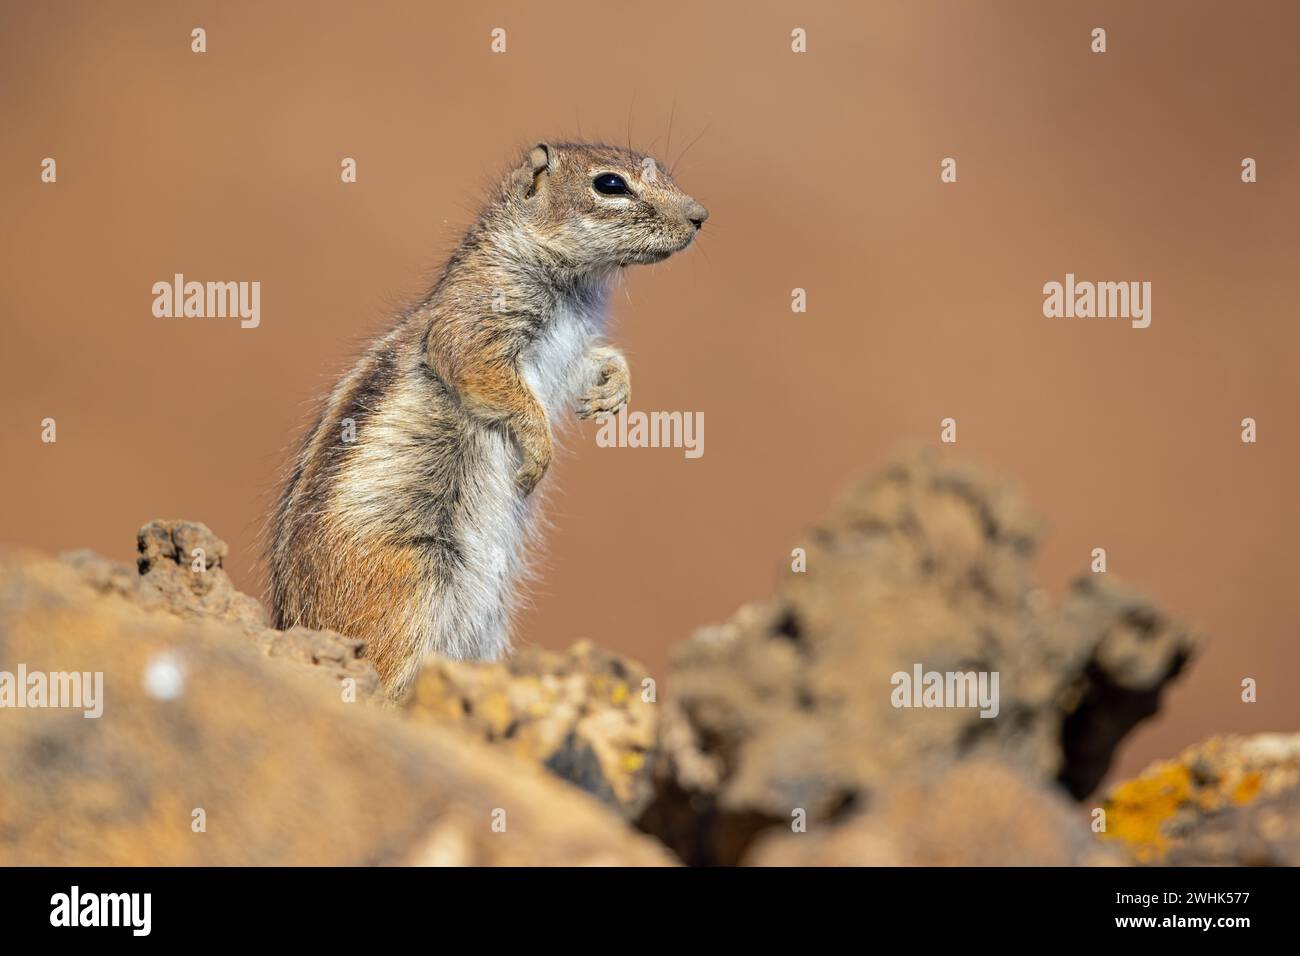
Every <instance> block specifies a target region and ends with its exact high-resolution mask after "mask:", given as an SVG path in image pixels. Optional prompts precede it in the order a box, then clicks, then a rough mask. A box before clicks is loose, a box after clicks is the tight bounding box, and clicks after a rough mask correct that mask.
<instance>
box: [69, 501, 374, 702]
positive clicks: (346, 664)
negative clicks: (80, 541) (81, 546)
mask: <svg viewBox="0 0 1300 956" xmlns="http://www.w3.org/2000/svg"><path fill="white" fill-rule="evenodd" d="M136 548H137V551H138V552H139V554H138V557H137V559H136V567H135V568H131V567H128V566H127V565H124V564H118V563H116V562H114V561H109V560H108V559H107V558H104V557H101V556H100V555H98V554H95V553H94V552H93V551H73V552H69V553H67V554H64V555H62V556H61V558H62V560H63V561H64V562H66V563H67V564H69V565H71V566H72V567H73V568H75V569H76V570H77V572H78V573H79V574H80V575H81V578H82V580H83V581H85V582H86V583H87V584H89V585H90V586H91V587H93V588H94V589H95V590H97V591H99V592H101V593H103V594H115V595H117V596H119V597H123V598H126V599H127V600H129V601H131V602H132V603H133V604H136V605H137V606H139V607H140V608H142V609H144V610H148V611H168V612H171V613H172V614H176V615H178V616H180V617H183V618H188V619H196V618H204V619H210V620H216V621H222V622H225V623H229V624H234V625H237V626H239V627H240V628H241V629H242V630H243V631H244V633H245V634H246V635H248V636H249V637H251V638H252V639H253V640H254V641H255V642H256V643H257V644H258V646H260V647H261V648H262V650H263V652H264V653H266V654H268V655H269V656H271V657H284V658H287V659H289V660H294V661H298V662H300V663H304V664H312V665H314V666H317V667H319V668H321V669H322V671H323V672H324V673H326V674H329V675H331V676H332V677H333V679H334V680H336V681H338V682H347V686H348V689H349V691H350V692H351V693H354V694H355V695H356V697H357V699H360V700H372V701H379V700H382V699H383V688H382V686H381V684H380V681H379V675H378V673H376V671H375V669H374V667H373V666H371V664H370V663H369V662H367V661H366V660H364V659H363V657H362V654H363V653H364V649H365V642H364V641H362V640H359V639H357V638H353V637H345V636H343V635H342V634H338V633H336V632H334V631H312V630H308V629H306V628H301V627H295V628H291V629H290V630H288V631H276V630H274V629H272V628H270V627H268V626H267V616H266V611H265V610H264V609H263V607H262V605H261V602H259V601H258V600H257V599H256V598H253V597H249V596H248V595H247V594H242V593H241V592H239V591H238V590H236V589H235V586H234V585H233V584H232V583H231V581H230V577H229V576H228V575H227V574H226V571H225V568H224V567H223V562H224V560H225V557H226V554H227V551H228V549H227V547H226V542H224V541H222V540H221V539H220V538H218V537H217V536H216V535H215V534H213V533H212V531H211V530H209V528H208V526H207V525H205V524H201V523H199V522H194V521H151V522H149V523H148V524H147V525H145V526H144V527H143V528H141V529H140V532H139V534H138V535H137V538H136Z"/></svg>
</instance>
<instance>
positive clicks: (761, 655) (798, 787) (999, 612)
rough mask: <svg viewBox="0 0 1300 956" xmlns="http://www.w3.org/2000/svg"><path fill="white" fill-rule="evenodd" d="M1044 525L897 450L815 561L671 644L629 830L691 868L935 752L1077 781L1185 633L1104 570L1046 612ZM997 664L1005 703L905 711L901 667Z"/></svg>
mask: <svg viewBox="0 0 1300 956" xmlns="http://www.w3.org/2000/svg"><path fill="white" fill-rule="evenodd" d="M1039 536H1040V525H1039V521H1038V519H1037V518H1036V517H1034V516H1033V515H1032V514H1031V513H1030V512H1029V511H1028V509H1027V508H1026V506H1025V505H1024V504H1023V502H1022V501H1021V499H1020V497H1019V496H1018V495H1017V494H1016V493H1015V492H1014V491H1013V490H1012V489H1011V488H1010V487H1009V486H1008V485H1007V484H1006V483H1004V482H1002V481H999V480H996V479H993V478H991V477H989V476H987V475H985V474H984V473H983V472H981V471H979V470H977V469H974V468H971V467H968V466H965V465H961V464H953V463H950V462H949V461H948V459H947V458H946V457H944V456H941V455H938V454H933V453H922V454H917V455H912V456H908V457H905V458H902V459H900V460H898V461H896V462H895V463H893V464H891V465H890V466H888V467H887V468H885V469H884V470H883V471H882V472H881V473H880V474H879V475H878V476H876V477H874V478H871V479H869V480H868V481H866V482H864V483H862V484H861V485H859V486H858V487H857V488H855V489H853V490H852V491H851V492H850V493H849V494H847V495H846V496H845V497H844V498H843V499H842V500H841V501H840V502H839V503H838V505H836V507H835V508H833V509H832V511H831V514H830V516H829V517H828V518H827V519H826V520H824V521H823V522H821V523H820V524H819V525H817V526H816V527H815V528H813V530H812V531H811V532H810V534H809V535H808V536H807V537H806V539H805V540H803V541H797V542H795V543H796V544H799V545H800V546H801V547H803V548H804V549H805V551H806V571H803V572H796V571H791V572H789V573H787V574H785V575H784V577H783V580H782V582H781V584H780V587H779V589H778V593H777V595H776V597H775V598H773V599H772V600H770V601H767V602H763V603H759V604H753V605H749V606H747V607H744V608H742V609H741V610H740V611H739V612H738V613H737V614H736V615H735V616H734V617H733V618H732V620H730V621H729V622H727V623H725V624H723V625H721V626H718V627H712V628H706V629H704V630H702V631H700V632H698V633H697V634H696V635H695V636H694V638H693V639H692V640H691V641H690V642H689V643H687V644H686V645H684V646H682V647H680V648H678V649H677V651H676V653H675V654H674V656H673V670H672V673H671V675H670V680H669V682H668V694H667V695H666V699H665V702H664V704H663V705H662V706H663V714H662V716H661V723H660V746H659V751H658V754H657V757H656V765H655V768H654V774H655V787H656V795H655V798H654V800H653V801H652V802H651V803H650V805H649V806H648V807H647V809H646V811H645V813H644V814H643V816H642V818H641V820H640V824H641V826H642V827H644V828H645V829H646V830H647V831H648V832H650V833H653V834H655V835H657V836H659V837H660V838H661V839H663V840H664V842H665V843H667V844H668V845H669V846H671V847H673V848H674V849H675V850H676V851H677V852H678V853H679V854H680V855H681V856H682V858H683V859H684V860H686V861H688V862H691V863H723V864H726V863H734V862H737V861H739V860H740V859H742V858H743V857H744V856H745V852H746V850H747V848H748V846H749V844H750V843H751V842H752V841H753V840H754V839H755V837H756V836H757V835H758V834H760V833H761V832H762V831H764V830H766V829H768V828H772V827H782V828H784V827H788V824H789V820H790V815H791V812H792V811H793V810H794V809H795V808H802V809H803V810H805V811H806V812H807V814H808V818H809V821H810V830H811V829H812V827H813V825H814V824H816V823H819V822H825V821H833V820H835V819H838V818H839V817H840V816H841V815H843V814H844V812H845V808H847V807H853V806H864V805H869V804H870V803H871V800H872V798H873V797H874V796H876V795H878V794H880V793H882V792H883V791H884V790H885V789H887V787H888V786H889V785H890V783H891V782H892V781H893V780H894V779H895V778H897V777H898V776H900V775H901V774H903V773H910V772H920V771H923V770H924V769H925V766H926V764H927V763H929V764H935V765H937V766H946V765H948V764H950V763H951V762H952V761H955V760H959V759H970V758H977V757H988V758H991V759H995V760H997V761H999V762H1003V763H1010V764H1012V765H1013V766H1015V767H1016V768H1017V769H1018V771H1019V772H1021V773H1022V774H1023V775H1024V776H1025V777H1026V779H1028V780H1029V781H1031V782H1032V783H1034V784H1036V785H1040V786H1051V785H1052V784H1053V783H1059V784H1060V785H1062V786H1064V787H1065V788H1066V789H1067V790H1068V791H1069V792H1070V793H1072V794H1073V795H1074V796H1076V797H1078V796H1082V795H1084V794H1086V793H1088V792H1089V791H1090V790H1091V789H1092V788H1093V787H1095V786H1096V784H1097V782H1098V781H1099V780H1100V779H1101V777H1102V775H1103V774H1104V773H1105V770H1106V767H1107V766H1108V764H1109V761H1110V757H1111V753H1112V751H1113V748H1114V746H1115V744H1116V742H1117V741H1118V740H1119V739H1120V737H1122V736H1123V734H1124V733H1125V732H1127V730H1128V729H1129V728H1131V727H1132V726H1133V724H1135V723H1136V722H1137V721H1138V720H1140V719H1141V718H1142V717H1143V716H1145V715H1146V714H1149V713H1151V712H1153V711H1154V709H1155V707H1156V702H1157V700H1158V697H1159V693H1160V691H1161V689H1162V688H1163V686H1164V685H1165V684H1166V683H1167V682H1168V681H1169V680H1171V679H1172V678H1173V677H1174V676H1175V675H1177V674H1178V673H1179V671H1180V670H1181V669H1182V668H1183V666H1184V665H1185V664H1186V662H1187V660H1188V659H1189V657H1190V656H1191V655H1192V654H1193V652H1194V650H1195V647H1196V643H1197V641H1196V639H1195V638H1194V637H1193V635H1192V634H1191V633H1189V632H1188V630H1187V629H1186V628H1184V627H1183V626H1181V625H1179V624H1177V623H1175V622H1173V621H1171V620H1169V619H1168V618H1167V617H1165V616H1164V615H1163V614H1162V613H1161V612H1160V611H1159V610H1157V609H1156V608H1154V607H1153V606H1152V605H1151V604H1150V603H1149V602H1147V601H1146V600H1145V599H1143V598H1142V597H1141V596H1140V595H1138V594H1137V593H1135V592H1132V591H1130V590H1129V589H1127V588H1125V587H1124V586H1122V585H1120V584H1118V583H1115V582H1114V580H1113V579H1112V578H1111V576H1109V575H1106V574H1098V575H1091V576H1089V577H1087V578H1084V579H1083V580H1081V581H1080V582H1078V583H1077V584H1076V585H1075V587H1074V589H1073V591H1072V593H1071V594H1070V596H1069V597H1068V599H1067V600H1066V601H1065V603H1064V606H1063V607H1061V608H1059V609H1053V608H1051V607H1049V603H1048V601H1047V600H1046V598H1045V596H1044V595H1043V593H1042V592H1041V591H1039V590H1037V589H1036V588H1035V587H1034V585H1033V582H1032V578H1031V573H1030V567H1031V561H1032V558H1033V554H1034V550H1035V548H1036V546H1037V542H1038V540H1039ZM917 665H920V666H921V668H922V669H923V670H924V671H926V672H929V671H936V672H940V673H945V672H984V673H986V674H991V673H993V672H996V673H997V674H998V677H999V687H998V691H999V694H998V696H999V700H998V708H997V715H996V716H995V717H992V718H985V717H981V716H980V713H979V709H978V708H973V707H965V708H956V707H946V708H933V709H930V708H919V707H913V708H896V707H895V706H894V705H893V702H892V698H893V691H894V690H895V688H894V685H893V683H892V678H893V675H895V674H896V673H899V672H901V673H903V674H907V675H910V674H912V673H913V671H914V667H916V666H917Z"/></svg>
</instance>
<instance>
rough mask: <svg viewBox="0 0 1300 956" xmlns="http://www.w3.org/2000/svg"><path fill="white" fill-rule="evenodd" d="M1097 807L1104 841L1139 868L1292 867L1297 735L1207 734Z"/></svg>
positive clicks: (1298, 840)
mask: <svg viewBox="0 0 1300 956" xmlns="http://www.w3.org/2000/svg"><path fill="white" fill-rule="evenodd" d="M1103 809H1105V811H1106V833H1105V836H1106V837H1108V838H1109V839H1110V841H1111V842H1114V843H1116V844H1118V845H1120V846H1122V847H1123V848H1124V850H1125V851H1126V852H1127V853H1128V854H1130V855H1131V857H1132V858H1133V859H1134V860H1135V861H1137V862H1140V863H1169V864H1177V865H1186V866H1209V865H1227V864H1235V865H1243V866H1300V734H1290V735H1287V734H1258V735H1256V736H1253V737H1238V736H1228V737H1213V738H1211V739H1210V740H1207V741H1206V742H1204V743H1202V744H1198V745H1197V746H1195V747H1190V748H1188V749H1187V750H1185V751H1183V753H1182V754H1180V755H1179V756H1178V757H1177V758H1175V759H1173V760H1164V761H1160V762H1158V763H1155V764H1152V765H1151V766H1150V767H1148V768H1147V769H1146V770H1144V771H1143V772H1142V774H1141V775H1139V776H1138V777H1136V778H1135V779H1133V780H1129V781H1126V782H1124V783H1122V784H1119V785H1118V786H1116V787H1114V788H1113V789H1112V790H1111V791H1110V793H1109V794H1108V795H1107V798H1106V802H1105V803H1104V804H1103Z"/></svg>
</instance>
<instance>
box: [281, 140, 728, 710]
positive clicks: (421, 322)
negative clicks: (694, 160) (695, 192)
mask: <svg viewBox="0 0 1300 956" xmlns="http://www.w3.org/2000/svg"><path fill="white" fill-rule="evenodd" d="M706 218H708V211H707V210H706V209H705V208H704V207H703V206H701V205H700V204H699V203H698V202H696V201H695V200H694V199H692V198H691V197H690V196H687V195H686V194H685V193H683V192H682V191H681V190H680V189H679V188H678V187H677V186H676V184H675V183H674V182H673V180H672V178H671V177H670V176H669V175H668V174H667V173H666V172H665V171H664V170H663V169H662V167H660V166H659V165H658V164H657V163H655V161H654V160H653V159H651V158H650V157H649V156H644V155H642V154H640V153H636V152H633V151H631V150H625V149H621V148H617V147H611V146H602V145H588V144H577V143H559V144H555V145H551V144H548V143H538V144H537V145H536V146H534V147H533V148H532V149H530V150H528V151H527V153H526V154H525V155H524V158H523V162H522V164H520V165H519V166H518V167H517V168H515V169H514V170H513V171H512V172H511V173H510V174H509V175H508V176H507V177H506V178H505V180H504V182H503V183H502V184H501V187H500V190H499V193H498V194H497V195H496V196H495V197H494V198H493V199H492V200H491V201H490V202H489V203H488V205H487V207H486V208H485V209H484V210H483V212H482V214H481V215H480V216H479V218H478V221H477V222H476V223H475V224H474V225H473V226H471V227H470V229H469V230H468V232H466V234H465V236H464V238H463V239H462V240H461V242H460V245H459V246H458V247H457V249H456V251H455V252H454V253H453V254H452V256H451V258H450V260H449V261H448V263H447V266H446V268H445V269H444V270H443V273H442V276H441V277H440V278H439V280H438V282H437V283H436V284H435V285H434V287H433V290H432V291H431V292H430V293H429V294H428V295H427V296H425V297H424V298H423V299H422V300H421V301H420V302H419V303H418V304H416V305H414V306H412V307H411V308H409V309H407V310H405V311H404V312H403V313H402V314H400V315H399V317H398V318H397V320H396V322H395V324H394V325H393V327H392V328H391V329H390V330H389V331H388V332H386V333H385V334H384V335H383V336H382V337H380V338H379V339H378V340H377V341H376V342H375V343H374V344H373V345H372V346H371V347H370V348H369V349H368V350H367V351H366V353H365V355H364V356H363V357H362V358H361V360H360V361H359V362H358V363H357V364H356V365H355V366H354V367H353V368H352V369H351V370H350V371H349V372H348V373H347V374H346V375H344V376H343V378H342V380H341V381H340V382H339V383H338V385H337V386H335V388H334V390H333V392H332V393H331V394H330V396H329V398H328V400H327V401H326V402H325V407H324V409H323V410H322V412H321V415H320V418H319V420H318V421H317V423H316V425H315V427H313V428H312V429H311V431H310V432H309V433H308V434H307V437H306V439H305V441H304V442H303V446H302V450H301V451H300V453H299V454H298V457H297V459H296V461H295V463H294V466H293V470H292V473H291V475H290V477H289V479H288V482H287V484H286V487H285V489H284V492H283V494H282V496H281V498H280V501H279V504H278V506H277V508H276V510H275V513H274V515H273V517H272V520H271V526H270V528H269V532H270V535H269V537H270V540H269V548H268V550H269V565H270V600H271V608H272V615H273V618H274V623H275V626H276V627H278V628H281V629H283V628H288V627H292V626H294V625H305V626H307V627H313V628H330V629H333V630H336V631H340V632H342V633H344V634H347V635H350V636H355V637H361V638H364V639H365V640H366V655H367V656H368V657H369V658H370V659H371V660H372V661H373V662H374V664H375V667H376V669H377V670H378V671H379V674H380V676H381V677H382V678H383V680H384V683H385V686H386V688H387V690H388V693H389V695H390V696H398V695H400V694H401V693H402V692H403V690H404V689H405V688H406V687H407V686H408V685H409V683H410V681H411V679H412V678H413V677H414V675H415V672H416V671H417V669H418V667H419V664H420V661H421V659H422V658H423V657H424V655H425V654H428V653H436V654H442V655H445V656H447V657H455V658H470V659H493V658H497V657H500V656H501V655H502V654H503V653H505V652H506V651H507V650H508V649H509V646H510V635H509V626H510V617H511V611H512V609H513V606H514V602H515V593H516V586H517V582H518V579H519V577H520V575H521V573H522V571H523V569H524V555H525V547H526V544H527V540H528V538H529V535H530V532H531V530H532V529H533V527H534V524H535V517H536V511H537V501H536V496H534V495H533V490H534V488H535V487H536V486H537V483H538V482H539V481H540V480H541V479H542V476H543V475H544V474H545V473H546V469H547V466H548V465H549V464H550V461H551V453H552V436H551V429H552V426H553V425H558V424H559V423H560V422H561V421H562V420H563V418H564V417H565V416H567V415H570V414H573V413H575V412H576V414H577V415H578V416H579V417H584V418H585V417H590V416H603V415H606V414H611V413H616V412H617V411H618V410H619V409H621V408H622V407H624V406H625V405H626V404H627V400H628V395H629V388H630V379H629V374H628V366H627V361H626V359H624V357H623V356H622V354H621V353H620V352H618V351H617V350H616V349H614V348H611V347H610V346H608V345H606V344H604V343H603V341H602V339H601V336H602V333H603V331H604V326H605V315H606V299H607V293H608V289H609V286H610V283H611V280H612V279H613V278H614V277H615V276H616V275H617V273H618V271H619V270H620V269H621V268H623V267H624V266H627V265H632V264H634V263H648V262H659V261H661V260H663V259H666V258H668V257H669V256H670V255H672V254H673V253H674V252H679V251H681V250H682V249H685V248H686V247H687V246H688V245H690V244H691V242H692V240H693V239H694V238H695V235H696V233H697V232H698V231H699V229H700V227H701V226H702V225H703V223H704V220H705V219H706Z"/></svg>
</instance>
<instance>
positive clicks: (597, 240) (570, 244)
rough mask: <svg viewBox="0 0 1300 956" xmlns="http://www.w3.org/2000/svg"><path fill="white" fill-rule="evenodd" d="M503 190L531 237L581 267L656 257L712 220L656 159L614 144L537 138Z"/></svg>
mask: <svg viewBox="0 0 1300 956" xmlns="http://www.w3.org/2000/svg"><path fill="white" fill-rule="evenodd" d="M506 195H507V201H508V202H509V204H510V206H511V207H512V209H513V210H514V211H515V213H516V214H517V216H518V218H519V222H520V223H521V225H522V226H523V227H524V228H525V229H527V230H528V232H529V233H530V237H531V238H532V239H533V240H534V241H536V242H537V243H539V244H540V245H542V246H543V247H545V248H546V249H547V250H548V251H550V252H551V253H552V254H553V255H556V256H557V257H559V258H560V259H561V260H562V261H564V262H566V263H568V264H570V265H572V266H575V267H577V268H580V269H592V270H604V269H610V268H617V267H619V266H626V265H631V264H633V263H647V262H660V261H662V260H664V259H667V258H668V257H669V256H671V255H672V254H673V253H674V252H680V251H681V250H683V249H685V248H686V247H687V246H689V245H690V244H691V242H692V241H693V240H694V239H695V236H696V233H698V232H699V230H700V227H701V226H703V225H704V220H705V219H707V218H709V211H708V210H707V209H705V208H704V207H703V206H702V205H700V204H699V203H698V202H696V201H695V200H694V199H692V198H691V197H690V196H688V195H686V193H684V192H682V191H681V189H679V188H678V186H677V184H676V183H675V182H673V180H672V177H671V176H670V175H669V174H668V173H667V171H666V170H664V169H663V167H662V166H660V165H659V163H658V162H656V161H655V159H654V158H653V157H650V156H645V155H643V154H641V153H637V152H633V151H631V150H626V149H620V148H618V147H616V146H602V145H591V144H585V143H558V144H554V145H552V144H550V143H538V144H537V145H536V146H534V147H533V148H532V149H530V150H529V151H528V153H527V154H526V155H525V156H524V159H523V162H522V164H520V165H519V166H518V167H517V168H516V169H515V170H514V172H513V173H511V175H510V178H509V180H508V181H507V183H506Z"/></svg>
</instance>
